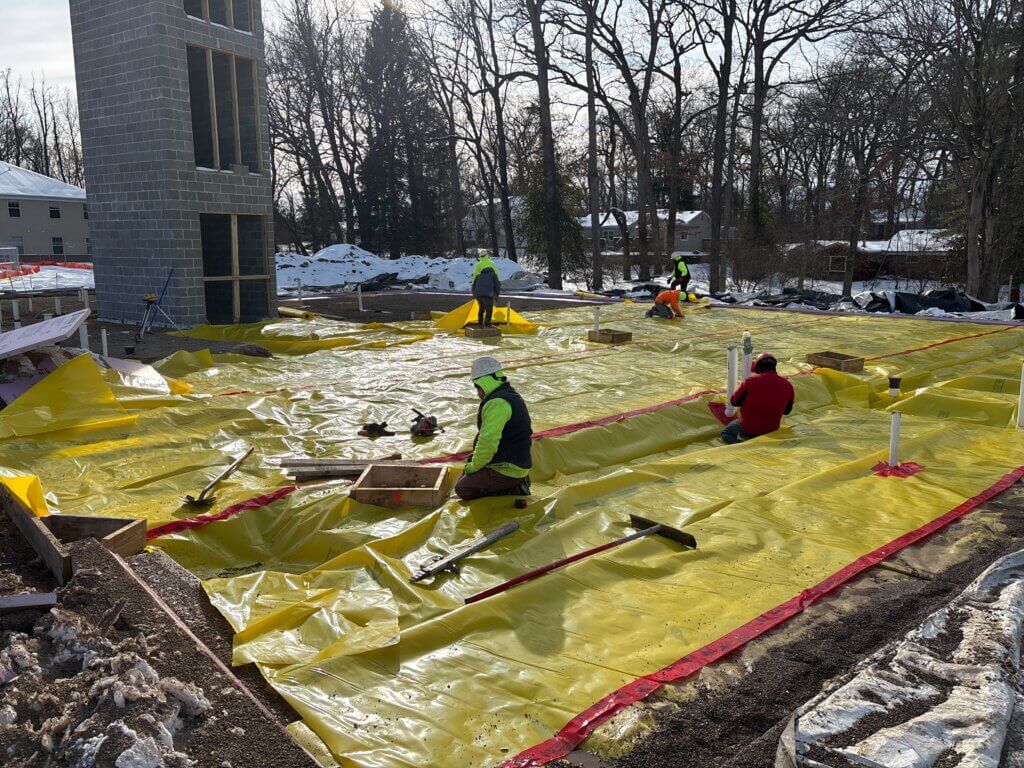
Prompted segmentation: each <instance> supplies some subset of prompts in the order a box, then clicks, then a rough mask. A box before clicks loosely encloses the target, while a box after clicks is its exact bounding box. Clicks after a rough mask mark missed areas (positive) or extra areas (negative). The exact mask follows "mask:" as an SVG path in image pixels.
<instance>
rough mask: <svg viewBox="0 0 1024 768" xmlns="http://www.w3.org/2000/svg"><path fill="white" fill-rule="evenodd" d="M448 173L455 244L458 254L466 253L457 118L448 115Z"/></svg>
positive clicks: (456, 253)
mask: <svg viewBox="0 0 1024 768" xmlns="http://www.w3.org/2000/svg"><path fill="white" fill-rule="evenodd" d="M448 173H449V175H450V176H451V182H452V216H453V217H454V218H455V231H454V232H453V233H452V234H453V235H454V238H455V239H454V241H453V243H452V244H453V245H454V246H455V255H456V256H465V255H466V241H465V238H464V235H463V232H462V220H463V219H464V218H465V217H466V212H465V210H464V209H463V207H462V176H461V174H460V173H459V149H458V144H457V138H456V136H455V120H454V118H453V117H452V116H451V115H449V116H448Z"/></svg>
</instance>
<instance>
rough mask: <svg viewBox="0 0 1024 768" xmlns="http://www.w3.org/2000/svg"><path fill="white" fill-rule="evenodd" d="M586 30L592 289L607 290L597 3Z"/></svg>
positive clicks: (589, 13) (589, 6)
mask: <svg viewBox="0 0 1024 768" xmlns="http://www.w3.org/2000/svg"><path fill="white" fill-rule="evenodd" d="M586 12H587V31H586V41H585V49H584V59H585V61H584V66H585V67H586V70H587V197H588V199H587V205H588V207H589V208H590V241H591V250H592V253H593V265H592V267H591V269H592V279H591V288H592V289H593V290H595V291H599V290H601V288H603V287H604V274H603V270H602V268H601V222H600V221H598V214H599V208H600V192H599V190H598V176H597V99H596V97H595V93H594V23H595V20H594V13H595V9H594V4H593V3H592V2H588V3H587V4H586Z"/></svg>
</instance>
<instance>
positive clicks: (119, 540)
mask: <svg viewBox="0 0 1024 768" xmlns="http://www.w3.org/2000/svg"><path fill="white" fill-rule="evenodd" d="M0 507H3V509H4V512H6V513H7V516H8V517H9V518H10V519H11V521H12V522H13V523H14V525H15V527H17V529H18V530H19V531H21V535H22V536H24V537H25V539H26V541H28V543H29V545H30V546H31V547H32V549H34V550H35V551H36V554H37V555H39V557H40V559H42V561H43V562H44V563H46V565H47V567H48V568H49V569H50V572H51V573H53V575H54V576H55V577H56V579H57V582H58V583H59V584H64V583H65V582H67V580H68V579H70V578H71V574H72V562H71V554H70V553H69V552H68V548H67V547H66V546H64V545H65V544H70V543H71V542H73V541H79V540H80V539H89V538H94V539H97V540H99V542H100V543H101V544H102V545H103V546H104V547H105V548H106V549H108V550H110V551H111V552H114V553H116V554H119V555H123V556H128V555H134V554H136V553H138V552H141V551H142V549H143V547H145V546H146V521H145V520H141V519H132V518H114V517H86V516H82V515H47V516H46V517H37V516H36V514H35V513H34V512H33V511H32V510H30V509H29V508H28V507H26V506H25V505H24V503H22V501H21V499H19V498H18V497H17V496H15V495H14V494H13V493H11V491H10V489H9V488H7V487H6V486H4V485H0Z"/></svg>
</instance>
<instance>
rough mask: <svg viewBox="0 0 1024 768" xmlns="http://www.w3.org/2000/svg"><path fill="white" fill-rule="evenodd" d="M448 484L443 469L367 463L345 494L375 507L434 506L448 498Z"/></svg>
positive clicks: (446, 473)
mask: <svg viewBox="0 0 1024 768" xmlns="http://www.w3.org/2000/svg"><path fill="white" fill-rule="evenodd" d="M449 485H450V481H449V477H448V469H447V468H446V467H425V466H406V465H398V464H371V465H370V466H368V467H367V468H366V469H364V470H363V474H361V475H360V476H359V479H358V480H356V483H355V485H353V486H352V490H351V491H350V492H349V495H350V496H351V497H352V498H353V499H355V500H356V501H358V502H361V503H363V504H373V505H374V506H377V507H389V508H394V507H405V506H409V507H438V506H440V505H441V503H442V502H444V500H445V499H446V498H448V490H449Z"/></svg>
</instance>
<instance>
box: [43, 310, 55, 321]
mask: <svg viewBox="0 0 1024 768" xmlns="http://www.w3.org/2000/svg"><path fill="white" fill-rule="evenodd" d="M43 320H53V312H43Z"/></svg>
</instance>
